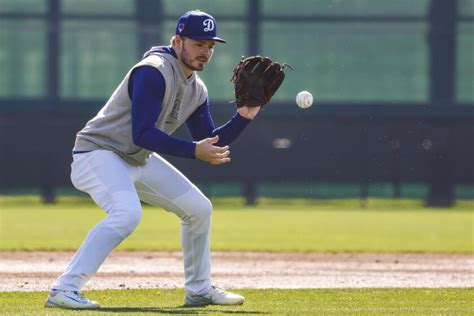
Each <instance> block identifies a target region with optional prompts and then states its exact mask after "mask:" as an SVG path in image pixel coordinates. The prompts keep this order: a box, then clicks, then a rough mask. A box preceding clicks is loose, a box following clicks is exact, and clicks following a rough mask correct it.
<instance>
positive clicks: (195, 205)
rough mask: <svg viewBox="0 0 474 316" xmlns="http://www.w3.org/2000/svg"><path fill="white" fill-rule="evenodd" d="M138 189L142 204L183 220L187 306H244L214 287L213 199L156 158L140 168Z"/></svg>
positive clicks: (170, 166) (159, 158)
mask: <svg viewBox="0 0 474 316" xmlns="http://www.w3.org/2000/svg"><path fill="white" fill-rule="evenodd" d="M136 188H137V192H138V195H139V196H140V199H141V200H142V201H144V202H146V203H149V204H152V205H157V206H161V207H163V208H165V209H166V210H168V211H170V212H173V213H175V214H176V215H178V216H179V217H180V219H181V244H182V249H183V257H184V272H185V286H186V289H187V295H186V302H187V304H190V305H207V304H241V303H242V302H243V299H244V298H243V297H242V296H240V295H237V294H233V293H230V292H225V291H223V290H219V289H217V288H215V287H213V286H212V285H211V258H210V249H209V232H210V227H211V213H212V204H211V202H210V201H209V199H208V198H207V197H206V196H205V195H204V194H203V193H202V192H201V191H200V190H199V189H198V188H197V187H196V186H195V185H194V184H193V183H192V182H191V181H189V180H188V179H187V178H186V177H185V176H184V175H183V174H182V173H181V172H180V171H179V170H177V169H176V168H175V167H173V166H172V165H171V164H170V163H168V162H167V161H166V160H165V159H163V158H162V157H160V156H159V155H156V154H154V155H153V156H152V157H151V158H150V159H149V161H148V162H147V164H146V165H145V166H144V167H141V168H140V176H139V179H138V181H137V182H136ZM190 300H191V301H190Z"/></svg>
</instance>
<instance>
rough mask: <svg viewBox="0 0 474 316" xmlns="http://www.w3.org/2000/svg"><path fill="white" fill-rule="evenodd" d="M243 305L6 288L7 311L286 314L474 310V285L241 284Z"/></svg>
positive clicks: (174, 294)
mask: <svg viewBox="0 0 474 316" xmlns="http://www.w3.org/2000/svg"><path fill="white" fill-rule="evenodd" d="M239 293H242V294H243V295H244V296H245V297H246V302H245V304H244V305H242V306H233V307H230V306H229V307H222V306H208V307H203V308H186V307H183V296H184V290H156V289H153V290H151V289H150V290H109V291H88V292H87V293H86V294H87V295H88V297H90V298H91V299H94V300H97V301H100V302H101V303H102V308H101V310H99V311H90V312H87V311H80V312H78V311H66V310H62V309H45V308H43V307H42V304H43V302H44V299H45V297H46V294H45V293H40V292H23V293H21V292H6V293H5V292H4V293H1V292H0V310H1V311H2V312H3V313H5V314H6V315H14V314H22V315H72V314H76V315H78V314H80V315H113V314H115V315H124V314H127V315H152V314H251V315H255V314H286V315H302V314H313V315H322V314H324V315H328V314H329V315H341V314H352V315H354V314H355V315H369V314H370V315H472V314H473V313H474V305H473V302H474V300H473V298H474V289H456V288H452V289H324V290H322V289H321V290H317V289H310V290H277V289H266V290H239Z"/></svg>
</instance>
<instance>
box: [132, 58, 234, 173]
mask: <svg viewBox="0 0 474 316" xmlns="http://www.w3.org/2000/svg"><path fill="white" fill-rule="evenodd" d="M164 92H165V80H164V78H163V76H162V75H161V73H160V72H159V70H157V69H156V68H154V67H150V66H142V67H139V68H137V69H135V70H134V72H133V73H132V75H131V77H130V82H129V95H130V98H131V100H132V109H131V112H132V113H131V114H132V136H133V137H132V138H133V142H134V144H135V145H137V146H140V147H142V148H145V149H148V150H151V151H154V152H157V153H162V154H169V155H173V156H177V157H184V158H197V159H200V160H204V161H207V162H209V163H211V164H221V163H225V162H228V161H229V160H230V159H229V158H228V156H229V150H228V149H229V148H228V146H224V147H220V146H216V145H215V143H216V142H217V140H218V139H217V140H216V139H215V138H207V139H203V140H201V141H198V142H189V141H185V140H182V139H179V138H176V137H172V136H170V135H168V134H166V133H164V132H163V131H161V130H160V129H158V128H156V127H155V123H156V121H157V120H158V117H159V116H160V112H161V108H162V106H161V105H162V101H163V96H164Z"/></svg>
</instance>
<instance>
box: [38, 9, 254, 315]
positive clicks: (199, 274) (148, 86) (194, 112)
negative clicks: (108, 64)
mask: <svg viewBox="0 0 474 316" xmlns="http://www.w3.org/2000/svg"><path fill="white" fill-rule="evenodd" d="M216 42H220V43H225V41H224V40H223V39H221V38H219V37H217V24H216V21H215V19H214V18H213V17H212V16H211V15H209V14H207V13H205V12H202V11H198V10H196V11H189V12H187V13H185V14H184V15H182V16H181V17H180V19H179V21H178V23H177V26H176V34H175V36H173V37H172V38H171V42H170V46H160V47H153V48H152V49H151V50H150V51H148V52H147V53H146V54H145V55H144V57H143V59H142V60H141V61H140V62H138V63H137V64H136V65H135V66H133V67H132V69H130V71H129V72H128V73H127V74H126V76H125V78H124V79H123V81H122V82H121V83H120V84H119V86H118V87H117V89H116V90H115V91H114V93H113V94H112V96H111V97H110V98H109V100H108V101H107V103H106V104H105V106H104V107H103V108H102V109H101V110H100V111H99V112H98V114H97V115H96V116H95V117H94V118H92V119H91V120H90V121H89V122H87V124H86V126H85V127H84V128H83V129H82V130H81V131H79V132H78V133H77V137H76V141H75V146H74V149H73V162H72V165H71V180H72V183H73V184H74V186H75V187H76V188H77V189H79V190H81V191H84V192H87V193H88V194H89V195H90V196H91V197H92V199H93V200H94V202H95V203H96V204H97V205H99V206H100V207H101V208H102V209H104V211H105V212H106V213H107V216H106V217H105V219H104V220H102V221H101V222H99V223H98V224H97V225H96V226H95V227H94V228H93V229H92V230H91V231H90V232H89V233H88V235H87V236H86V238H85V240H84V242H83V243H82V245H81V246H80V248H79V250H78V251H77V252H76V254H75V255H74V257H73V258H72V260H71V261H70V263H69V265H68V267H67V269H66V270H65V272H64V273H63V274H62V275H61V276H60V277H59V278H58V279H57V280H56V281H55V282H54V283H53V284H52V287H51V291H50V293H49V296H48V298H47V300H46V303H45V306H46V307H65V308H74V309H95V308H99V307H100V306H99V304H98V303H97V302H95V301H91V300H89V299H87V298H86V297H85V296H84V295H83V294H82V293H81V292H80V291H81V289H82V287H83V286H84V284H85V283H86V282H87V281H88V280H89V279H90V278H91V277H92V276H93V275H94V274H95V273H96V271H97V270H98V269H99V267H100V265H101V264H102V262H103V261H104V260H105V258H107V256H108V255H109V254H110V252H111V251H112V250H113V249H114V248H115V247H117V245H119V244H120V242H122V240H124V239H125V238H127V236H129V235H130V234H131V233H132V232H133V231H134V229H135V227H136V226H137V225H138V223H139V221H140V217H141V213H142V207H141V204H140V201H143V202H146V203H149V204H151V205H155V206H160V207H163V208H164V209H166V210H167V211H170V212H173V213H175V214H176V215H177V216H179V218H180V219H181V243H182V251H183V259H184V273H185V287H186V296H185V304H187V305H190V306H201V305H208V304H222V305H237V304H242V303H243V302H244V297H242V296H241V295H238V294H234V293H231V292H227V291H225V290H224V289H221V288H217V287H215V286H213V284H212V283H211V276H210V270H211V261H210V249H209V231H210V224H211V213H212V204H211V202H210V201H209V199H208V198H206V197H205V196H204V194H203V193H202V192H201V191H200V190H199V189H198V188H197V187H196V186H195V185H194V184H193V183H191V182H190V181H189V180H188V179H187V178H186V177H185V176H184V175H183V174H182V173H180V172H179V171H178V170H177V169H175V168H174V167H173V166H172V165H171V164H170V163H168V162H167V161H166V160H165V159H163V158H162V157H161V156H160V154H168V155H173V156H177V157H185V158H190V159H200V160H203V161H206V162H208V163H211V164H215V165H218V164H223V163H227V162H229V161H230V152H229V146H228V144H230V143H231V142H232V141H234V140H235V139H236V138H237V137H238V136H239V134H240V133H241V132H242V131H243V130H244V128H245V127H246V126H247V125H248V124H249V122H250V121H251V120H252V119H253V118H254V117H255V116H256V115H257V113H258V112H259V110H260V108H261V107H260V106H255V107H250V106H240V107H238V108H237V111H236V113H235V115H234V116H233V117H232V118H231V119H230V120H229V121H228V122H227V123H225V124H224V125H222V126H220V127H217V128H216V127H215V125H214V123H213V120H212V118H211V115H210V112H209V101H208V93H207V89H206V86H205V84H204V83H203V81H202V80H201V79H200V78H199V76H198V74H197V73H196V72H197V71H201V70H203V69H204V68H205V67H206V65H207V64H208V63H209V61H210V60H211V57H212V55H213V52H214V45H215V44H216ZM182 124H186V125H187V127H188V129H189V132H190V134H191V136H192V139H193V141H187V140H183V139H179V138H175V137H173V136H171V134H172V133H173V132H174V131H175V130H176V129H177V128H178V127H179V126H181V125H182Z"/></svg>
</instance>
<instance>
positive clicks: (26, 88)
mask: <svg viewBox="0 0 474 316" xmlns="http://www.w3.org/2000/svg"><path fill="white" fill-rule="evenodd" d="M7 43H8V45H7ZM46 50H47V41H46V23H45V22H43V21H35V20H33V21H30V20H4V21H1V20H0V69H1V71H0V97H28V98H31V97H42V96H45V95H46V89H47V85H46V80H47V78H48V74H47V57H46V56H47V55H46Z"/></svg>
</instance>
